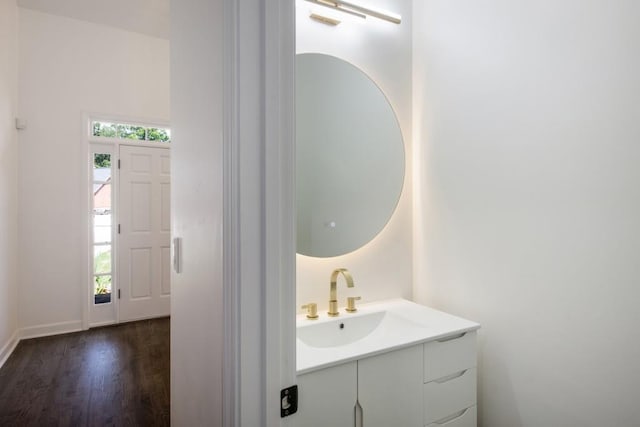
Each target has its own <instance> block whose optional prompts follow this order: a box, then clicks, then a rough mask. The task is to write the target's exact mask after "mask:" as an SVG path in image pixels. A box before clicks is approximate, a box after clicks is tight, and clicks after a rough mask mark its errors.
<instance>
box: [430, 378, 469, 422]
mask: <svg viewBox="0 0 640 427" xmlns="http://www.w3.org/2000/svg"><path fill="white" fill-rule="evenodd" d="M476 377H477V370H476V368H470V369H466V370H463V371H461V372H459V373H455V374H452V375H449V376H446V377H444V378H440V379H437V380H435V381H431V382H428V383H426V384H425V385H424V424H425V425H428V424H430V423H433V422H436V421H438V420H442V419H445V418H447V417H449V416H451V415H452V414H456V413H457V412H460V411H462V410H463V409H466V408H469V407H471V406H474V405H475V404H476Z"/></svg>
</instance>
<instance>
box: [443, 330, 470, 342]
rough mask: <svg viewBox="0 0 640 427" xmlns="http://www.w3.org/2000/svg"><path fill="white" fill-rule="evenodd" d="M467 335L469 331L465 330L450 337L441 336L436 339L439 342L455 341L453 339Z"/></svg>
mask: <svg viewBox="0 0 640 427" xmlns="http://www.w3.org/2000/svg"><path fill="white" fill-rule="evenodd" d="M465 335H467V333H466V332H463V333H461V334H458V335H452V336H450V337H445V338H440V339H439V340H436V341H438V342H447V341H453V340H457V339H458V338H462V337H463V336H465Z"/></svg>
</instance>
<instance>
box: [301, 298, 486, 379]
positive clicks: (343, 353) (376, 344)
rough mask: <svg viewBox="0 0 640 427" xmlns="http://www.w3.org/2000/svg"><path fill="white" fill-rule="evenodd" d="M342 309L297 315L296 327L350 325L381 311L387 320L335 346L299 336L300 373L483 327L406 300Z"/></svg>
mask: <svg viewBox="0 0 640 427" xmlns="http://www.w3.org/2000/svg"><path fill="white" fill-rule="evenodd" d="M340 311H341V313H340V316H338V317H329V316H327V314H326V313H321V314H320V318H319V319H316V320H309V319H307V318H306V316H305V315H304V314H301V315H298V316H297V318H296V327H297V328H298V329H300V328H305V327H309V326H314V325H318V326H319V325H321V324H323V323H329V322H334V323H335V322H338V325H339V323H341V321H342V322H344V323H345V324H348V322H349V319H357V318H358V317H362V316H367V315H372V314H373V313H380V312H385V313H384V318H385V320H384V321H383V322H382V323H381V324H380V326H379V327H377V328H376V329H374V330H373V331H372V332H370V333H369V334H368V335H366V336H364V337H362V338H360V339H358V340H357V341H353V342H351V343H347V344H343V345H336V346H333V347H317V346H316V347H313V346H311V345H308V344H307V343H305V342H303V341H302V340H301V339H300V338H299V337H298V338H297V339H296V353H297V354H296V355H297V373H298V375H300V374H304V373H308V372H312V371H315V370H318V369H322V368H327V367H330V366H335V365H340V364H342V363H346V362H349V361H353V360H358V359H363V358H365V357H370V356H374V355H377V354H381V353H386V352H389V351H393V350H397V349H400V348H404V347H409V346H412V345H416V344H420V343H425V342H428V341H433V340H437V339H440V338H443V337H446V336H449V335H456V334H461V333H463V332H469V331H475V330H477V329H479V328H480V325H479V324H478V323H476V322H472V321H469V320H465V319H462V318H460V317H456V316H452V315H450V314H447V313H444V312H442V311H438V310H434V309H432V308H429V307H426V306H423V305H420V304H416V303H414V302H411V301H407V300H404V299H392V300H385V301H378V302H372V303H368V304H361V305H359V306H358V311H357V312H356V313H347V312H345V311H344V309H343V308H342V309H341V310H340ZM326 326H331V325H326ZM316 327H317V326H316Z"/></svg>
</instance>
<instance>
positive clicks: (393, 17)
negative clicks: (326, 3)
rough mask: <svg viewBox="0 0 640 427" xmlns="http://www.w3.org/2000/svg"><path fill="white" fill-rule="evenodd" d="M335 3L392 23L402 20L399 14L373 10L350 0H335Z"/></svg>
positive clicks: (398, 22)
mask: <svg viewBox="0 0 640 427" xmlns="http://www.w3.org/2000/svg"><path fill="white" fill-rule="evenodd" d="M335 3H337V4H338V8H340V7H341V6H343V7H348V8H349V9H352V10H354V11H356V12H362V13H364V14H365V15H369V16H373V17H375V18H379V19H384V20H385V21H389V22H393V23H394V24H400V23H401V22H402V18H401V17H400V16H399V15H392V14H389V13H388V12H383V11H381V10H375V9H371V8H368V7H364V6H360V5H358V4H355V3H352V2H350V1H343V0H336V1H335Z"/></svg>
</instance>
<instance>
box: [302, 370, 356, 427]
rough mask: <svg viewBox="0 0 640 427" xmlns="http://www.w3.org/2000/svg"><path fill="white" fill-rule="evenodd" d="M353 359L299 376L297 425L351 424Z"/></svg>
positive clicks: (346, 426)
mask: <svg viewBox="0 0 640 427" xmlns="http://www.w3.org/2000/svg"><path fill="white" fill-rule="evenodd" d="M357 384H358V378H357V365H356V362H351V363H346V364H344V365H339V366H335V367H332V368H326V369H322V370H320V371H315V372H310V373H308V374H303V375H299V376H298V412H297V413H296V414H295V415H294V417H295V420H294V419H292V421H293V425H295V426H296V427H327V426H331V427H354V426H355V405H356V400H357V396H356V391H357Z"/></svg>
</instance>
